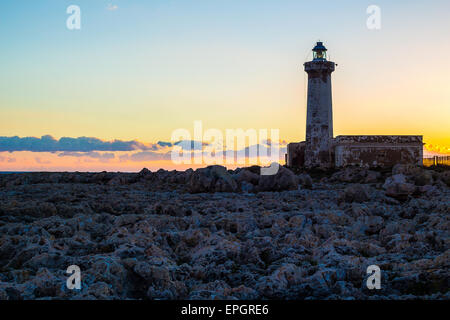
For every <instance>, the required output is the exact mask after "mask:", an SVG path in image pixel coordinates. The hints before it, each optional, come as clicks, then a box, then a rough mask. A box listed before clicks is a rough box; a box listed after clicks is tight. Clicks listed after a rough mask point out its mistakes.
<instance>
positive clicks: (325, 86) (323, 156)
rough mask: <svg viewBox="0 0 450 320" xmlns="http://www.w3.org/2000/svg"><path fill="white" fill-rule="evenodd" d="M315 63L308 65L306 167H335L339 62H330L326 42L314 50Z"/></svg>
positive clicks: (310, 62)
mask: <svg viewBox="0 0 450 320" xmlns="http://www.w3.org/2000/svg"><path fill="white" fill-rule="evenodd" d="M312 51H313V60H312V61H309V62H306V63H305V64H304V66H305V71H306V73H308V105H307V116H306V145H305V160H304V161H305V166H306V167H322V168H329V167H331V166H333V153H332V143H333V111H332V98H331V73H332V72H333V71H334V69H335V63H334V62H331V61H328V60H327V49H326V48H325V46H324V45H323V43H322V42H317V45H316V46H315V47H314V48H313V50H312Z"/></svg>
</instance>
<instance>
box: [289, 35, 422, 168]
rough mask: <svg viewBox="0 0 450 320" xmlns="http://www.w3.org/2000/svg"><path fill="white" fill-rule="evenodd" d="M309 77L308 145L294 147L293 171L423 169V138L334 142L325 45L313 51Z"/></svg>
mask: <svg viewBox="0 0 450 320" xmlns="http://www.w3.org/2000/svg"><path fill="white" fill-rule="evenodd" d="M304 66H305V71H306V72H307V73H308V103H307V117H306V141H303V142H298V143H290V144H288V148H287V155H286V163H287V165H288V166H289V167H306V168H313V167H320V168H331V167H344V166H348V165H359V166H366V167H386V166H392V165H394V164H396V163H413V164H418V165H422V157H423V142H422V136H385V135H376V136H338V137H336V138H333V107H332V94H331V73H332V72H333V71H334V70H335V66H336V65H335V63H334V62H332V61H328V60H327V49H326V48H325V46H324V45H323V43H322V42H317V45H316V46H315V47H314V48H313V60H312V61H309V62H306V63H305V64H304Z"/></svg>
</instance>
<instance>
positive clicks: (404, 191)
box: [383, 174, 416, 200]
mask: <svg viewBox="0 0 450 320" xmlns="http://www.w3.org/2000/svg"><path fill="white" fill-rule="evenodd" d="M383 188H384V189H385V190H386V195H387V196H389V197H392V198H396V199H399V200H405V199H407V198H408V196H409V195H411V194H413V193H414V192H415V191H416V186H415V185H413V184H411V183H408V182H406V177H405V176H404V175H403V174H396V175H393V176H392V177H389V178H387V179H386V182H385V183H384V185H383Z"/></svg>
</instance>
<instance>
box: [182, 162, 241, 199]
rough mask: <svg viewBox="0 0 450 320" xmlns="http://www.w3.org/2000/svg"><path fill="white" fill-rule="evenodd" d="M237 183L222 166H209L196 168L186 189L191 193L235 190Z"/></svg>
mask: <svg viewBox="0 0 450 320" xmlns="http://www.w3.org/2000/svg"><path fill="white" fill-rule="evenodd" d="M237 189H238V185H237V183H236V182H235V181H234V180H233V178H232V176H231V175H230V174H229V173H228V171H227V169H226V168H225V167H222V166H209V167H207V168H202V169H197V170H196V171H195V172H194V173H193V174H192V177H191V178H190V180H189V183H188V190H189V192H192V193H200V192H235V191H237Z"/></svg>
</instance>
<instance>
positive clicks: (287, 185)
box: [258, 166, 298, 191]
mask: <svg viewBox="0 0 450 320" xmlns="http://www.w3.org/2000/svg"><path fill="white" fill-rule="evenodd" d="M297 188H298V180H297V177H296V175H295V174H294V173H293V172H292V171H291V170H289V169H287V168H284V167H281V166H280V167H279V170H278V172H277V173H276V174H274V175H262V176H260V177H259V183H258V190H259V191H283V190H297Z"/></svg>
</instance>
